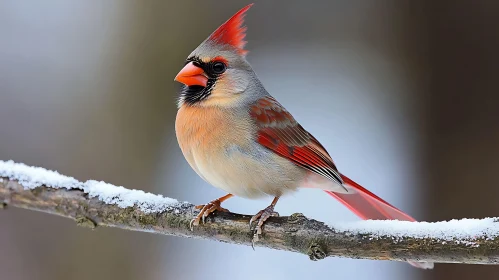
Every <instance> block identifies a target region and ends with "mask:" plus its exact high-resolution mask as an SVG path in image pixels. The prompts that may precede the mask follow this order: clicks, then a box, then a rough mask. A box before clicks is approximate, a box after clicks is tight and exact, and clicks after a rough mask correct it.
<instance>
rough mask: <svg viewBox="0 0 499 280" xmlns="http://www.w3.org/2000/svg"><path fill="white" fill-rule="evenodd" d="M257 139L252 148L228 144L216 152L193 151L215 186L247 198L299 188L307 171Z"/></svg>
mask: <svg viewBox="0 0 499 280" xmlns="http://www.w3.org/2000/svg"><path fill="white" fill-rule="evenodd" d="M257 145H258V144H257V143H255V144H254V147H251V148H250V149H241V148H239V147H237V146H235V145H231V144H229V145H227V146H225V147H223V148H222V150H219V151H218V152H216V153H205V154H199V153H197V151H192V155H193V161H194V162H195V165H196V168H197V170H198V172H199V173H200V175H201V176H202V177H203V178H204V179H205V180H206V181H208V182H209V183H210V184H212V185H213V186H215V187H217V188H220V189H222V190H225V191H226V192H228V193H231V194H234V195H236V196H240V197H245V198H258V197H263V196H281V195H284V194H286V193H289V192H292V191H295V190H296V189H297V188H298V186H299V184H300V183H301V182H302V179H303V177H304V176H305V172H304V171H303V170H301V168H299V167H297V166H295V165H294V164H293V163H291V162H289V161H287V160H286V159H283V158H281V157H279V156H277V155H275V154H274V153H272V152H271V151H268V150H266V149H265V148H263V147H258V146H257Z"/></svg>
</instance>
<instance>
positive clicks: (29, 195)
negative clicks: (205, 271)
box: [0, 178, 499, 264]
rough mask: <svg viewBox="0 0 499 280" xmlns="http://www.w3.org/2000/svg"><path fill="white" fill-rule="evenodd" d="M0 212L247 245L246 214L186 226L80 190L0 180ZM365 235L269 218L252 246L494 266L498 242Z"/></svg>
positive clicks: (186, 216) (181, 219) (320, 255)
mask: <svg viewBox="0 0 499 280" xmlns="http://www.w3.org/2000/svg"><path fill="white" fill-rule="evenodd" d="M0 205H1V207H0V209H2V208H3V209H6V206H7V205H8V206H11V207H19V208H24V209H30V210H36V211H42V212H46V213H50V214H55V215H59V216H63V217H67V218H71V219H73V220H75V221H76V223H77V225H79V226H84V227H90V228H95V227H98V226H107V227H116V228H121V229H127V230H135V231H145V232H152V233H159V234H166V235H175V236H182V237H193V238H203V239H211V240H217V241H221V242H227V243H234V244H244V245H249V246H250V245H251V240H252V233H251V231H250V230H249V227H248V222H249V219H250V216H248V215H241V214H235V213H216V214H214V215H211V216H210V217H209V218H208V219H207V222H206V224H202V225H200V226H197V227H195V228H194V230H193V231H191V230H190V228H189V223H190V221H191V219H192V217H193V214H194V213H196V211H197V210H194V209H193V205H192V204H189V203H179V204H178V205H174V206H172V207H171V208H169V209H168V210H166V211H164V212H162V213H149V214H148V213H144V212H142V211H140V210H139V209H138V208H137V207H128V208H120V207H118V206H116V205H110V204H106V203H104V202H102V201H99V200H98V199H96V198H89V197H88V195H87V194H85V193H84V192H83V191H81V190H78V189H74V190H67V189H55V188H50V187H46V186H42V187H38V188H35V189H32V190H29V189H25V188H24V187H23V186H22V185H20V184H19V183H18V182H17V181H14V180H9V179H8V178H3V179H2V180H1V181H0ZM369 237H370V235H369V234H350V233H344V232H336V231H335V230H334V229H332V228H330V227H329V226H326V225H325V224H324V223H322V222H319V221H316V220H312V219H308V218H306V217H305V216H303V215H302V214H293V215H291V216H289V217H272V218H270V219H269V220H268V221H267V222H266V224H265V228H264V232H263V235H262V238H261V239H260V241H259V242H258V243H257V244H256V246H258V247H267V248H273V249H278V250H285V251H290V252H298V253H302V254H305V255H308V256H309V258H310V259H311V260H319V259H324V258H326V257H334V256H336V257H347V258H362V259H376V260H394V261H405V260H407V259H411V260H420V261H429V262H445V263H468V264H497V263H498V262H499V239H497V238H496V239H488V238H483V239H479V240H474V243H475V244H478V245H479V246H476V245H475V246H469V245H467V243H466V242H442V241H439V240H434V239H431V238H427V239H415V238H411V237H404V238H400V239H398V240H397V242H394V241H393V240H392V238H391V237H387V238H369Z"/></svg>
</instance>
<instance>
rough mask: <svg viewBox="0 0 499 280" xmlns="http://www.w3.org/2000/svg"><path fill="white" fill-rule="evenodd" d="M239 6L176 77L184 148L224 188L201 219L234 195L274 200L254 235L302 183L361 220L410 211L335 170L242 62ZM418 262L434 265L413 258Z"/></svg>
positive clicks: (396, 216)
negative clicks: (319, 190) (286, 196)
mask: <svg viewBox="0 0 499 280" xmlns="http://www.w3.org/2000/svg"><path fill="white" fill-rule="evenodd" d="M251 6H252V4H250V5H248V6H246V7H244V8H243V9H241V10H240V11H239V12H237V13H236V14H235V15H234V16H232V17H231V18H230V19H229V20H228V21H227V22H225V23H224V24H222V25H221V26H220V27H219V28H218V29H217V30H215V32H213V33H212V34H211V35H210V36H209V37H208V39H206V40H205V41H204V42H203V43H201V45H199V46H198V47H197V48H196V49H195V50H194V51H193V52H192V53H191V54H190V55H189V57H188V58H187V60H186V65H185V66H184V68H183V69H182V70H181V71H180V72H179V73H178V75H177V76H176V77H175V80H176V81H178V82H181V83H183V84H184V85H185V86H184V87H183V89H182V92H181V93H180V98H179V110H178V113H177V119H176V123H175V130H176V134H177V139H178V143H179V145H180V148H181V149H182V153H183V154H184V156H185V158H186V159H187V161H188V162H189V164H190V165H191V167H192V168H193V169H194V170H195V171H196V173H197V174H198V175H199V176H201V178H203V179H204V180H206V181H207V182H208V183H210V184H212V185H213V186H215V187H218V188H220V189H222V190H225V191H227V192H228V194H227V195H225V196H223V197H221V198H218V199H215V200H213V201H211V202H209V203H208V204H206V205H200V206H198V209H201V211H200V213H199V214H198V215H197V216H196V218H194V219H193V220H192V222H191V226H192V225H198V224H199V222H200V220H203V221H204V219H205V217H207V216H208V215H209V214H210V213H212V212H214V211H227V210H226V209H224V208H222V207H221V206H220V204H221V203H222V202H223V201H225V200H227V199H229V198H231V197H232V196H234V195H235V196H240V197H246V198H258V197H262V196H272V197H274V200H273V201H272V203H271V204H270V206H268V207H267V208H265V209H264V210H262V211H260V212H258V213H257V214H256V215H255V216H253V218H252V219H251V221H250V226H251V224H252V223H253V222H255V221H257V224H256V227H255V233H254V241H257V240H258V236H259V235H260V234H261V228H262V225H263V223H264V222H265V220H267V219H268V218H269V217H270V216H272V215H275V214H277V213H275V212H274V206H275V204H276V203H277V200H278V199H279V197H281V196H282V195H284V194H287V193H290V192H293V191H296V190H297V189H298V188H300V187H307V188H317V189H321V190H324V191H325V192H326V193H327V194H329V195H330V196H332V197H334V198H336V199H338V200H339V201H340V202H341V203H343V204H344V205H346V206H347V207H348V208H349V209H350V210H352V211H353V212H354V213H355V214H357V216H359V217H360V218H362V219H398V220H408V221H414V219H413V218H412V217H410V216H409V215H407V214H405V213H404V212H402V211H400V210H399V209H397V208H395V207H394V206H392V205H390V204H389V203H387V202H386V201H384V200H383V199H381V198H379V197H378V196H376V195H375V194H373V193H371V192H370V191H368V190H366V189H364V188H363V187H361V186H360V185H358V184H357V183H355V182H354V181H352V180H350V179H349V178H348V177H346V176H345V175H343V174H341V173H340V172H339V171H338V170H337V169H336V166H335V164H334V163H333V160H332V159H331V157H330V156H329V154H328V152H327V151H326V149H325V148H324V147H323V146H322V145H321V144H320V143H319V141H317V139H315V138H314V136H312V135H311V134H310V133H308V132H307V131H306V130H305V129H304V128H303V127H302V126H301V125H300V124H299V123H298V122H296V120H295V119H294V118H293V116H291V114H290V113H289V112H288V111H287V110H286V109H285V108H284V107H283V106H282V105H281V104H279V102H277V101H276V100H275V99H274V98H273V97H272V96H271V95H270V94H269V93H268V92H267V91H266V90H265V88H264V87H263V85H262V83H261V82H260V80H258V78H257V76H256V74H255V73H254V72H253V70H252V68H251V66H250V64H249V63H248V61H246V58H245V56H246V53H247V51H246V50H244V45H245V44H246V42H245V41H244V37H245V35H246V34H245V31H246V28H245V27H243V21H244V16H245V13H246V11H247V10H248V9H249V8H250V7H251ZM410 263H411V264H412V265H414V266H417V267H420V268H432V267H433V263H425V262H413V261H411V262H410Z"/></svg>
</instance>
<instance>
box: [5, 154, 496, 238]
mask: <svg viewBox="0 0 499 280" xmlns="http://www.w3.org/2000/svg"><path fill="white" fill-rule="evenodd" d="M0 177H6V178H9V179H11V180H17V181H18V182H19V183H20V184H21V185H22V186H24V188H25V189H34V188H36V187H39V186H41V185H45V186H47V187H52V188H66V189H80V190H83V191H84V192H85V193H88V195H89V196H90V197H97V198H98V199H99V200H101V201H103V202H105V203H108V204H116V205H118V206H119V207H122V208H126V207H130V206H134V205H136V206H137V207H139V209H140V210H142V211H144V212H145V213H157V212H162V211H165V210H167V209H169V207H172V206H174V204H178V203H179V202H178V201H177V200H175V199H173V198H168V197H163V196H161V195H155V194H152V193H146V192H143V191H140V190H130V189H126V188H124V187H120V186H114V185H111V184H108V183H105V182H98V181H94V180H89V181H86V182H80V181H78V180H76V179H75V178H72V177H68V176H64V175H61V174H59V173H58V172H56V171H50V170H46V169H44V168H40V167H33V166H27V165H25V164H23V163H15V162H13V161H1V160H0ZM0 179H1V178H0ZM498 221H499V218H485V219H462V220H451V221H447V222H436V223H428V222H406V221H393V220H392V221H374V220H368V221H358V222H353V223H352V222H350V223H337V224H334V225H332V226H331V227H332V228H333V229H334V230H336V231H337V232H344V233H346V234H352V235H353V234H364V235H366V238H369V239H380V238H388V239H392V240H393V241H394V242H399V241H401V240H403V239H404V238H408V237H409V238H418V239H423V238H432V239H436V240H439V241H440V242H441V243H442V244H446V243H449V242H455V243H460V244H461V243H462V244H466V245H469V246H479V244H478V242H476V241H478V240H479V239H495V238H498V237H499V222H498Z"/></svg>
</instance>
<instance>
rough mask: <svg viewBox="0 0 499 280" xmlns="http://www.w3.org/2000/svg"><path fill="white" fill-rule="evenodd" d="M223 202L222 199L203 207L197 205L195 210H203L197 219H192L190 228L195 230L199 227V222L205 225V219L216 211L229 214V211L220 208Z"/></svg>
mask: <svg viewBox="0 0 499 280" xmlns="http://www.w3.org/2000/svg"><path fill="white" fill-rule="evenodd" d="M221 203H222V202H221V201H220V199H215V200H213V201H211V202H209V203H207V204H202V205H197V206H195V207H194V208H195V209H201V211H200V212H199V214H198V215H197V216H196V218H194V219H192V220H191V223H190V227H191V230H193V229H194V226H197V225H199V222H200V221H203V224H204V222H205V218H206V217H208V216H209V215H210V214H211V213H213V212H215V211H219V212H229V210H227V209H225V208H223V207H222V206H220V204H221Z"/></svg>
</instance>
